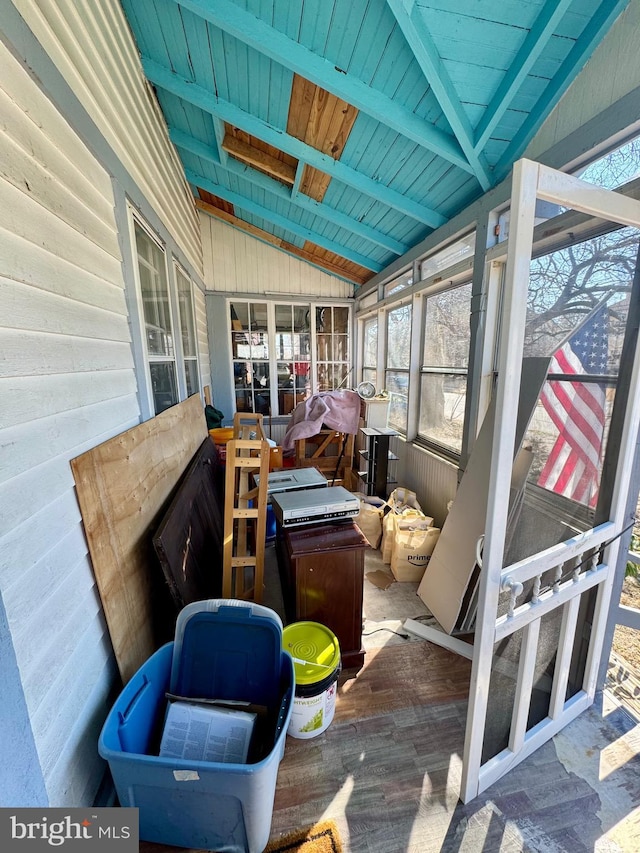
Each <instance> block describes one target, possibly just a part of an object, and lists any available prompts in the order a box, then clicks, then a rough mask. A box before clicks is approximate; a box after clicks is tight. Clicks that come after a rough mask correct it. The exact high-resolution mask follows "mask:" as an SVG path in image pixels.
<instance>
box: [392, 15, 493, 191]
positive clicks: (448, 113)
mask: <svg viewBox="0 0 640 853" xmlns="http://www.w3.org/2000/svg"><path fill="white" fill-rule="evenodd" d="M387 5H388V6H389V8H390V9H391V11H392V12H393V15H394V17H395V19H396V21H397V22H398V26H399V27H400V29H401V30H402V32H403V35H404V37H405V39H406V40H407V43H408V45H409V47H410V48H411V50H412V52H413V55H414V56H415V58H416V61H417V62H418V65H419V66H420V69H421V70H422V73H423V74H424V76H425V79H426V81H427V83H428V84H429V86H430V87H431V91H432V92H433V94H434V95H435V97H436V99H437V101H438V103H439V104H440V107H441V108H442V112H443V113H444V115H445V118H446V119H447V121H448V122H449V124H450V126H451V129H452V130H453V132H454V134H455V136H456V138H457V140H458V142H459V143H460V147H461V148H462V150H463V152H464V155H465V157H466V158H467V160H468V162H469V164H470V166H471V168H472V171H473V174H474V175H475V176H476V178H477V179H478V182H479V184H480V186H481V187H482V189H483V190H485V191H486V190H488V189H489V188H490V187H491V185H492V180H491V177H490V175H489V168H488V165H487V163H486V160H485V158H484V157H482V156H481V155H480V154H478V152H477V151H476V149H475V148H474V145H473V128H472V127H471V122H470V121H469V119H468V117H467V115H466V113H465V111H464V109H463V106H462V104H461V102H460V98H459V97H458V94H457V92H456V90H455V88H454V86H453V83H452V82H451V78H450V77H449V74H448V72H447V70H446V68H445V67H444V63H443V62H442V59H441V58H440V55H439V53H438V50H437V48H436V46H435V43H434V41H433V39H432V38H431V33H430V32H429V30H428V28H427V25H426V24H425V21H424V18H423V17H422V13H421V12H420V10H419V9H418V7H417V6H415V5H413V6H412V7H411V8H410V9H407V7H406V4H405V2H404V0H387Z"/></svg>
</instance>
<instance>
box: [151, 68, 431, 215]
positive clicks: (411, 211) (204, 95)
mask: <svg viewBox="0 0 640 853" xmlns="http://www.w3.org/2000/svg"><path fill="white" fill-rule="evenodd" d="M142 67H143V69H144V73H145V75H146V76H147V79H148V80H149V82H151V83H153V84H154V85H156V86H159V87H160V88H161V89H164V90H165V91H167V92H169V93H170V94H172V95H175V96H176V97H177V98H182V99H183V100H185V101H187V102H188V103H190V104H193V105H194V106H196V107H198V108H199V109H201V110H204V111H205V112H208V113H210V114H211V115H213V116H215V117H217V118H220V119H221V120H222V121H226V122H228V123H229V124H231V125H233V126H234V127H238V128H240V129H241V130H244V131H245V132H246V133H248V134H250V135H251V136H257V137H258V138H259V139H262V141H263V142H267V143H268V144H269V145H273V146H274V148H278V149H279V150H280V151H284V152H285V153H286V154H290V155H291V156H292V157H295V158H296V159H298V160H302V161H304V162H305V163H308V164H309V165H310V166H313V167H314V168H316V169H319V170H320V171H321V172H325V173H326V174H327V175H329V176H330V177H332V178H335V179H336V180H338V181H340V182H341V183H343V184H347V186H350V187H353V188H354V189H357V190H358V191H359V192H361V193H364V194H365V195H368V196H370V197H371V198H373V199H375V200H376V201H379V202H382V204H386V205H387V206H388V207H391V208H393V209H394V210H397V211H399V212H400V213H403V214H405V216H410V217H411V218H412V219H415V220H417V221H418V222H422V223H424V224H425V225H429V226H430V227H431V228H439V227H440V225H443V224H444V223H445V222H446V219H445V217H444V216H443V215H442V214H441V213H438V212H437V211H436V210H433V209H432V208H430V207H426V206H425V205H423V204H420V203H419V202H417V201H413V200H412V199H410V198H407V197H406V196H405V195H403V194H402V193H400V192H397V191H396V190H393V189H391V187H388V186H386V185H385V184H382V183H380V182H379V181H376V180H374V179H373V178H369V177H368V176H367V175H364V174H363V173H362V172H358V171H357V170H356V169H352V168H351V167H350V166H346V165H345V164H344V163H341V162H340V161H339V160H334V159H333V157H330V156H329V155H328V154H323V153H322V151H318V149H317V148H313V147H312V146H311V145H307V144H306V143H305V142H301V141H300V140H299V139H296V137H295V136H290V135H289V134H288V133H286V132H285V131H284V130H281V129H280V128H278V127H274V126H273V125H271V124H269V123H268V122H266V121H263V120H262V119H260V118H258V117H257V116H254V115H251V113H247V112H245V111H244V110H242V109H240V107H237V106H235V105H234V104H230V103H229V102H228V101H225V100H223V99H222V98H219V97H217V96H216V95H215V94H214V93H213V92H210V91H208V90H207V89H204V88H203V87H202V86H198V85H197V84H196V83H191V82H190V81H189V80H185V78H184V77H181V76H180V75H179V74H176V73H175V71H172V70H171V69H170V68H167V67H165V66H163V65H160V64H159V63H158V62H155V61H154V60H153V59H150V58H149V57H146V56H143V57H142Z"/></svg>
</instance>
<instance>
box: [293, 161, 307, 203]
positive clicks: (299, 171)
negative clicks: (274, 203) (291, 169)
mask: <svg viewBox="0 0 640 853" xmlns="http://www.w3.org/2000/svg"><path fill="white" fill-rule="evenodd" d="M303 175H304V163H302V162H301V161H300V160H298V165H297V166H296V176H295V179H294V181H293V186H292V187H291V198H292V199H295V198H296V197H297V195H298V193H299V192H300V183H301V181H302V176H303Z"/></svg>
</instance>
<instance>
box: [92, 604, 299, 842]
mask: <svg viewBox="0 0 640 853" xmlns="http://www.w3.org/2000/svg"><path fill="white" fill-rule="evenodd" d="M281 648H282V623H281V621H280V619H279V617H278V615H277V614H276V613H275V612H274V611H272V610H270V609H269V608H267V607H263V606H261V605H256V604H252V603H250V602H240V601H235V600H225V599H221V600H214V601H209V602H195V604H190V605H188V606H187V607H185V608H184V610H183V611H182V612H181V614H180V615H179V617H178V622H177V624H176V637H175V641H174V642H172V643H167V644H166V645H164V646H163V647H162V648H160V649H159V650H158V651H157V652H156V653H155V654H154V655H152V656H151V657H150V658H149V660H147V661H146V663H145V664H143V666H142V667H140V669H139V670H138V672H137V673H136V674H135V675H134V676H133V678H132V679H131V680H130V681H129V682H128V683H127V685H126V686H125V688H124V690H123V691H122V693H121V694H120V696H119V697H118V699H117V700H116V702H115V704H114V706H113V708H112V709H111V711H110V713H109V715H108V717H107V719H106V721H105V724H104V726H103V729H102V732H101V734H100V738H99V742H98V750H99V752H100V755H101V756H102V757H103V758H105V759H106V760H107V761H108V762H109V768H110V770H111V775H112V777H113V781H114V784H115V788H116V791H117V794H118V799H119V801H120V805H122V806H133V807H136V808H138V809H139V818H140V838H141V839H144V840H145V841H154V842H157V843H161V844H173V845H177V846H179V847H194V848H202V849H206V850H216V851H219V852H220V853H262V851H263V850H264V847H265V846H266V844H267V843H268V840H269V833H270V829H271V817H272V814H273V800H274V797H275V789H276V779H277V775H278V767H279V764H280V761H281V760H282V756H283V755H284V745H285V738H286V732H287V727H288V725H289V720H290V718H291V710H292V699H293V695H294V689H295V675H294V669H293V661H292V659H291V657H290V656H289V654H288V653H286V652H283V651H282V650H281ZM168 691H169V692H171V693H177V694H179V695H181V696H187V697H191V698H200V697H204V698H209V699H213V698H215V699H233V700H238V701H249V702H252V703H255V704H259V705H266V706H267V708H268V714H267V717H266V719H265V720H264V721H263V722H262V723H261V728H260V729H259V730H258V731H257V732H256V733H257V734H259V736H260V740H261V742H260V744H258V746H257V748H256V747H255V746H254V749H253V750H252V751H253V760H252V754H251V752H250V757H249V760H250V762H251V763H248V764H228V763H214V762H207V761H188V760H185V759H175V758H171V759H168V758H164V757H160V756H159V755H158V754H157V747H158V744H159V739H160V735H161V730H162V725H163V721H164V715H165V710H166V698H165V694H166V693H167V692H168ZM153 752H155V753H156V754H152V753H153Z"/></svg>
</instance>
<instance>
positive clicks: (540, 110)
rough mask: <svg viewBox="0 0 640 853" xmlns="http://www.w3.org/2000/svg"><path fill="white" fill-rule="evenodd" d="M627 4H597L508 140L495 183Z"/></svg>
mask: <svg viewBox="0 0 640 853" xmlns="http://www.w3.org/2000/svg"><path fill="white" fill-rule="evenodd" d="M627 3H628V0H616V2H615V3H612V4H610V3H601V4H600V6H599V7H598V9H597V11H596V12H595V14H594V15H593V17H592V18H591V19H590V21H589V23H588V24H587V25H586V27H585V28H584V31H583V32H582V34H581V36H580V38H579V39H578V40H577V41H576V43H575V44H574V46H573V47H572V49H571V51H570V53H569V55H568V56H567V58H566V59H565V60H564V62H563V63H562V65H561V66H560V68H559V69H558V72H557V73H556V75H555V76H554V77H553V79H552V80H550V81H549V84H548V85H547V88H546V89H545V90H544V92H543V94H542V97H541V98H540V99H539V101H538V103H537V104H536V105H535V107H534V108H533V109H532V110H531V112H530V113H529V115H528V116H527V118H526V120H525V122H524V124H523V125H522V127H521V128H520V130H519V131H518V132H517V134H516V135H515V136H514V137H513V139H512V140H511V142H510V144H509V146H508V148H507V149H506V151H505V152H504V154H503V155H502V157H501V158H500V161H499V162H498V163H496V166H495V171H496V180H497V181H500V180H502V179H503V178H505V177H506V176H507V175H508V174H509V172H510V171H511V167H512V165H513V163H514V162H515V161H516V160H517V159H518V158H519V157H520V156H521V155H522V153H523V152H524V150H525V148H526V147H527V145H528V144H529V142H530V141H531V139H532V138H533V136H534V135H535V133H536V131H537V130H538V128H539V127H540V126H541V125H542V123H543V121H544V120H545V119H546V118H547V116H548V115H549V113H550V112H551V110H552V109H553V108H554V107H555V105H556V104H557V103H558V101H559V100H560V98H561V97H562V95H563V94H564V92H565V90H566V88H567V86H568V85H569V83H571V81H572V80H573V79H574V78H575V76H576V74H577V73H578V72H579V71H580V69H581V68H582V66H583V65H584V64H585V62H586V61H587V59H588V58H589V56H590V55H591V54H592V52H593V50H594V48H595V47H596V46H597V45H598V44H599V43H600V41H602V38H603V37H604V36H605V34H606V33H607V32H608V31H609V29H610V28H611V25H612V24H613V22H614V21H615V19H616V18H617V17H618V15H619V14H620V13H621V12H622V10H623V9H624V8H625V6H626V5H627Z"/></svg>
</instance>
